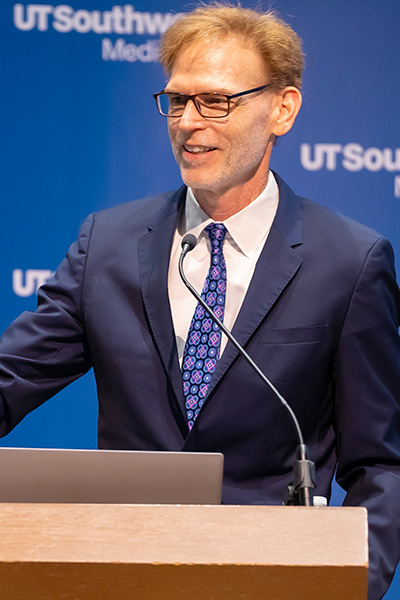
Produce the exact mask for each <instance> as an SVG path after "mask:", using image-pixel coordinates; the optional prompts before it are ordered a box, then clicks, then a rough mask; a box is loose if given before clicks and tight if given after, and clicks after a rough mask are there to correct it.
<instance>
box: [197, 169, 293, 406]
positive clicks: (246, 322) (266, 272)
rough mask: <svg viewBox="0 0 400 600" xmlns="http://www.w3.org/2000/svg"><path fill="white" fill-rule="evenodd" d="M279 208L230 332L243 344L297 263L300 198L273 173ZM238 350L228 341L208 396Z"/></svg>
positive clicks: (274, 299)
mask: <svg viewBox="0 0 400 600" xmlns="http://www.w3.org/2000/svg"><path fill="white" fill-rule="evenodd" d="M275 177H276V180H277V182H278V185H279V207H278V211H277V214H276V217H275V219H274V223H273V225H272V227H271V231H270V233H269V235H268V238H267V241H266V243H265V246H264V249H263V251H262V252H261V255H260V258H259V259H258V262H257V266H256V269H255V271H254V275H253V278H252V280H251V284H250V286H249V289H248V291H247V294H246V297H245V299H244V302H243V304H242V307H241V309H240V312H239V315H238V317H237V319H236V322H235V325H234V327H233V330H232V333H233V335H234V336H235V337H236V339H237V340H238V341H239V343H240V344H241V345H242V346H244V345H245V344H246V343H247V342H248V340H249V339H250V337H251V336H252V335H253V334H254V332H255V331H256V329H257V328H258V326H259V325H260V324H261V322H262V321H263V320H264V319H265V317H266V316H267V314H268V313H269V311H270V310H271V308H272V307H273V306H274V304H275V303H276V302H277V300H278V299H279V297H280V295H281V294H282V292H283V291H284V289H285V288H286V286H287V285H288V283H289V282H290V281H291V280H292V278H293V277H294V276H295V274H296V273H297V271H298V269H299V268H300V266H301V263H302V258H301V256H299V254H298V253H297V252H294V250H293V248H294V247H295V246H298V245H300V244H301V243H302V218H301V206H300V199H299V198H298V197H297V196H295V195H294V193H293V192H292V191H291V190H290V188H289V187H288V186H287V185H286V184H285V183H284V182H283V181H282V180H281V179H280V178H279V177H278V176H277V175H275ZM237 355H238V351H237V350H236V349H235V347H234V346H233V345H232V344H231V343H228V344H227V346H226V348H225V351H224V353H223V355H222V357H221V359H220V361H219V362H218V365H217V369H216V371H215V373H214V375H213V378H212V380H211V384H210V387H209V391H208V393H209V395H210V394H211V392H212V390H213V388H214V387H215V386H216V385H217V383H218V382H219V380H220V379H221V377H223V375H224V374H225V373H226V371H227V369H228V368H229V366H230V365H231V364H232V362H233V361H234V360H235V358H236V357H237Z"/></svg>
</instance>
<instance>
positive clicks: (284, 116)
mask: <svg viewBox="0 0 400 600" xmlns="http://www.w3.org/2000/svg"><path fill="white" fill-rule="evenodd" d="M276 102H277V105H276V112H277V116H276V118H275V122H274V124H273V127H272V133H274V134H275V135H276V136H280V135H284V134H285V133H287V132H288V131H289V130H290V129H291V128H292V125H293V123H294V121H295V119H296V117H297V114H298V112H299V110H300V107H301V102H302V96H301V93H300V90H298V89H297V88H296V87H293V86H290V87H286V88H285V89H283V90H282V91H280V92H278V94H277V96H276Z"/></svg>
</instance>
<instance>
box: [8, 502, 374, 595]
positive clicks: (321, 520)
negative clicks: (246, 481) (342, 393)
mask: <svg viewBox="0 0 400 600" xmlns="http://www.w3.org/2000/svg"><path fill="white" fill-rule="evenodd" d="M367 566H368V548H367V515H366V511H365V509H362V508H325V507H321V508H317V507H312V508H307V507H278V506H190V505H181V506H175V505H145V506H144V505H116V504H112V505H102V504H7V503H5V504H0V577H1V581H2V584H1V585H2V594H3V597H4V598H7V600H26V598H27V597H29V598H30V599H32V600H34V599H36V598H38V599H39V598H40V599H41V600H47V599H48V600H56V599H58V598H60V599H61V598H63V599H64V600H68V599H71V600H72V599H74V600H78V599H81V598H82V599H85V600H89V599H90V600H91V599H92V598H93V600H102V599H103V598H104V600H105V599H106V598H107V600H111V599H112V600H119V599H121V600H125V599H128V598H129V600H132V599H133V600H135V599H136V598H137V599H138V600H150V599H151V600H158V599H160V600H164V599H165V600H169V599H171V600H172V599H173V600H180V599H182V600H183V598H190V600H197V599H198V600H214V599H215V600H225V599H226V600H236V599H238V600H239V599H241V600H243V599H249V600H258V599H260V600H261V599H262V600H269V599H275V598H276V599H278V598H282V599H285V600H291V598H293V599H294V598H296V600H301V599H302V598H307V600H312V599H314V598H315V599H317V598H318V599H320V598H323V600H329V599H330V598H332V599H333V598H334V599H335V600H340V599H341V598H343V599H345V598H346V600H348V599H349V598H351V599H352V600H356V599H357V598H360V600H361V599H362V598H366V581H367ZM303 591H304V594H303ZM27 594H29V596H27Z"/></svg>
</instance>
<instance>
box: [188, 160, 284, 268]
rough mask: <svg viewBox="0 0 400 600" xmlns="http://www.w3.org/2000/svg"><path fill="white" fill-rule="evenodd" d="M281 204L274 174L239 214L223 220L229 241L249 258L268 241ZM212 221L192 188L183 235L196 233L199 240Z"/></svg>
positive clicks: (189, 189)
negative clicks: (267, 238)
mask: <svg viewBox="0 0 400 600" xmlns="http://www.w3.org/2000/svg"><path fill="white" fill-rule="evenodd" d="M278 201H279V188H278V184H277V183H276V180H275V177H274V175H273V173H272V172H271V171H270V172H269V177H268V182H267V185H266V187H265V188H264V190H263V191H262V192H261V194H260V195H259V196H257V198H255V199H254V200H253V202H250V204H249V205H248V206H246V207H245V208H243V209H242V210H241V211H239V212H238V213H236V214H234V215H232V216H231V217H229V218H228V219H225V221H220V222H222V223H224V225H225V227H226V228H227V230H228V233H227V236H226V239H228V240H229V239H230V240H231V241H233V243H234V245H236V246H237V248H238V249H239V251H241V252H243V254H245V256H247V257H248V258H250V257H251V256H252V254H253V253H254V252H256V251H257V249H258V248H259V246H260V244H261V243H263V242H264V241H265V238H266V236H267V234H268V232H269V230H270V228H271V225H272V222H273V220H274V217H275V214H276V210H277V208H278ZM212 222H213V220H212V219H211V218H210V217H209V216H208V215H207V214H206V213H205V212H204V210H203V209H202V208H201V206H200V205H199V203H198V202H197V200H196V198H195V197H194V194H193V190H192V189H191V188H188V189H187V194H186V205H185V216H184V223H183V225H184V232H183V235H185V234H186V233H192V234H193V235H195V236H196V238H199V236H200V235H201V234H202V232H203V230H204V228H205V227H207V225H208V224H209V223H212Z"/></svg>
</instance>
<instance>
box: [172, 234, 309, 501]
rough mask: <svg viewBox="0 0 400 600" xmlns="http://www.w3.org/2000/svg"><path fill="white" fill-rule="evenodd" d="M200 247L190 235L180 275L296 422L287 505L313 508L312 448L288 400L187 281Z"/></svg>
mask: <svg viewBox="0 0 400 600" xmlns="http://www.w3.org/2000/svg"><path fill="white" fill-rule="evenodd" d="M196 244H197V239H196V237H195V236H194V235H193V234H191V233H188V234H186V235H185V236H184V237H183V239H182V243H181V246H182V252H181V255H180V257H179V275H180V276H181V279H182V281H183V283H184V284H185V286H186V287H187V288H188V290H189V291H190V292H191V294H193V296H194V297H195V298H196V300H197V301H198V302H199V303H200V304H201V306H202V307H203V308H204V310H206V311H207V314H208V315H210V317H211V319H212V320H213V321H214V323H216V324H217V325H218V327H220V329H221V331H223V333H224V334H225V335H226V336H227V338H228V340H229V341H230V342H232V344H233V345H234V346H235V348H236V349H237V350H238V351H239V353H240V354H241V355H242V356H243V358H244V359H245V360H246V361H247V363H248V364H249V365H250V367H251V368H252V369H253V370H254V371H255V372H256V373H257V375H258V376H259V377H260V378H261V379H262V381H263V382H264V383H265V384H266V385H267V386H268V387H269V388H270V389H271V390H272V392H273V393H274V395H275V397H276V398H277V399H278V400H279V402H280V403H281V404H282V405H283V406H284V407H285V409H286V411H287V412H288V413H289V416H290V418H291V419H292V423H293V425H294V427H295V430H296V434H297V438H298V442H299V443H298V446H297V449H296V460H295V463H294V465H293V484H292V485H289V486H288V489H287V492H286V494H285V499H284V500H285V502H284V503H285V504H287V505H298V506H313V492H312V489H313V488H314V487H315V467H314V463H313V462H312V461H311V460H309V455H308V448H307V446H306V445H305V443H304V437H303V433H302V431H301V427H300V424H299V422H298V420H297V417H296V415H295V413H294V411H293V409H292V408H291V406H290V405H289V404H288V402H287V401H286V400H285V398H284V397H283V396H282V395H281V394H280V392H279V391H278V390H277V389H276V387H275V386H274V384H273V383H272V382H271V381H270V380H269V379H268V377H267V376H266V375H265V374H264V373H263V372H262V371H261V369H260V368H259V367H258V366H257V365H256V363H255V362H254V361H253V359H252V358H251V357H250V356H249V355H248V354H247V352H246V350H245V349H244V348H243V347H242V346H241V345H240V344H239V342H238V341H237V339H236V338H235V337H234V336H233V335H232V333H231V332H230V331H229V329H227V328H226V326H225V325H224V323H223V322H222V321H221V320H220V319H219V318H218V317H217V316H216V315H215V314H214V312H213V311H212V310H211V308H210V307H209V306H208V304H207V303H206V302H205V301H204V300H203V298H202V297H201V296H200V294H199V293H198V292H197V291H196V290H195V288H194V287H193V286H192V284H191V283H190V282H189V281H188V280H187V278H186V276H185V273H184V271H183V261H184V258H185V256H186V255H187V253H188V252H191V250H193V248H194V247H195V246H196Z"/></svg>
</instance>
